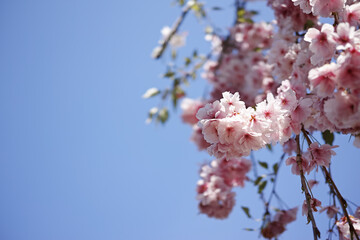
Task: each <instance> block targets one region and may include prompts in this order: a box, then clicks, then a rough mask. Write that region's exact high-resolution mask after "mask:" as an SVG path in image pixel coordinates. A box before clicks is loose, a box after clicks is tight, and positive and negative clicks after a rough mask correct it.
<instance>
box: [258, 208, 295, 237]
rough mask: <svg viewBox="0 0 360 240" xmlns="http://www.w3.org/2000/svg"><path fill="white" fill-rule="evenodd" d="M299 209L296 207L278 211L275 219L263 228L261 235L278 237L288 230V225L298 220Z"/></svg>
mask: <svg viewBox="0 0 360 240" xmlns="http://www.w3.org/2000/svg"><path fill="white" fill-rule="evenodd" d="M297 211H298V208H297V207H295V208H292V209H289V210H282V211H279V212H277V213H276V215H275V216H274V219H273V220H272V221H270V222H268V223H267V224H266V226H265V227H264V228H263V229H262V230H261V235H262V236H263V237H264V238H267V239H272V238H276V237H277V236H279V235H280V234H281V233H283V232H284V231H285V230H286V225H288V224H289V223H291V222H293V221H295V220H296V214H297Z"/></svg>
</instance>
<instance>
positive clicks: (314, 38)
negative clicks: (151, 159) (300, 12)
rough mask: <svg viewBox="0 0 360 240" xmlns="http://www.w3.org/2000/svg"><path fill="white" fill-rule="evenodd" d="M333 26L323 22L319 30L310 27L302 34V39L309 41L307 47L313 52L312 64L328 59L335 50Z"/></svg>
mask: <svg viewBox="0 0 360 240" xmlns="http://www.w3.org/2000/svg"><path fill="white" fill-rule="evenodd" d="M334 36H335V33H334V27H333V26H332V25H330V24H327V23H325V24H324V25H322V27H321V31H319V30H317V29H316V28H310V29H309V30H308V31H307V33H306V34H305V36H304V40H305V41H307V42H310V45H309V49H310V50H311V51H312V52H313V54H314V55H313V56H312V57H311V63H312V64H314V65H317V64H321V63H324V62H325V61H328V60H330V59H331V58H332V57H333V55H334V52H335V48H336V41H335V39H334Z"/></svg>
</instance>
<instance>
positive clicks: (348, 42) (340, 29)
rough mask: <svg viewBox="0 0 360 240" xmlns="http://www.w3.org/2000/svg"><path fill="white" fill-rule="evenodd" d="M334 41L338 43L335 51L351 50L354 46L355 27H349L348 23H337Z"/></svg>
mask: <svg viewBox="0 0 360 240" xmlns="http://www.w3.org/2000/svg"><path fill="white" fill-rule="evenodd" d="M334 39H335V41H336V42H337V43H338V46H337V47H336V49H337V50H345V49H349V48H352V47H353V45H354V44H355V43H354V40H355V27H353V26H350V25H349V23H339V25H338V26H337V27H336V34H335V37H334Z"/></svg>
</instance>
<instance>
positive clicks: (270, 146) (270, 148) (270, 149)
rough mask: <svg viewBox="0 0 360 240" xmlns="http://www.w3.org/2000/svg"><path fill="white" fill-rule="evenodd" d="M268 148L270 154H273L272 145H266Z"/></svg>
mask: <svg viewBox="0 0 360 240" xmlns="http://www.w3.org/2000/svg"><path fill="white" fill-rule="evenodd" d="M266 148H267V149H269V151H270V152H272V145H271V144H266Z"/></svg>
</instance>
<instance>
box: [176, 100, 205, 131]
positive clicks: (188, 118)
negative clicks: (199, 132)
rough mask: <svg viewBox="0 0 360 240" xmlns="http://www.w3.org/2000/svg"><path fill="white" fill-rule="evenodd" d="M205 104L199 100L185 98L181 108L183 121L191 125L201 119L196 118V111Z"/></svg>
mask: <svg viewBox="0 0 360 240" xmlns="http://www.w3.org/2000/svg"><path fill="white" fill-rule="evenodd" d="M203 106H204V103H203V102H201V101H199V100H193V99H190V98H185V99H184V100H183V101H182V103H181V110H182V111H183V113H182V115H181V118H182V120H183V122H185V123H188V124H190V125H194V124H196V123H197V122H198V121H199V120H198V119H197V118H196V113H197V112H198V111H199V109H200V108H202V107H203Z"/></svg>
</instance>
